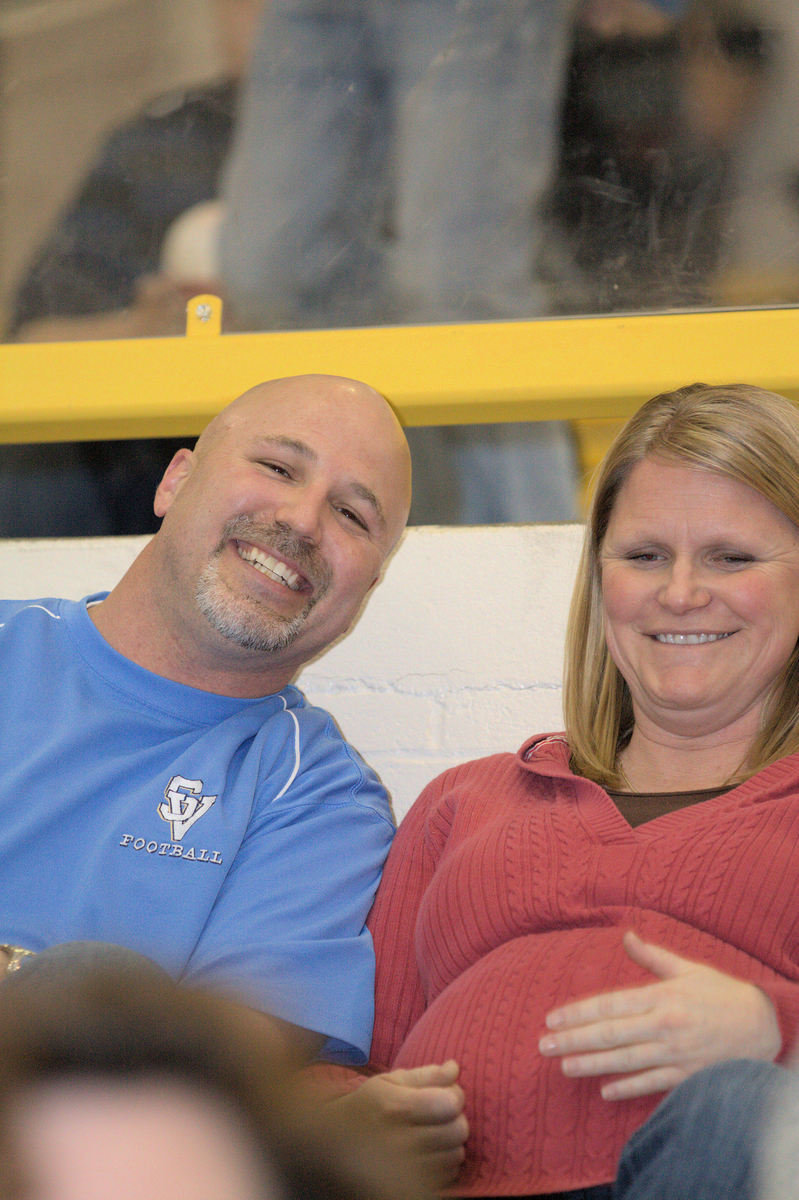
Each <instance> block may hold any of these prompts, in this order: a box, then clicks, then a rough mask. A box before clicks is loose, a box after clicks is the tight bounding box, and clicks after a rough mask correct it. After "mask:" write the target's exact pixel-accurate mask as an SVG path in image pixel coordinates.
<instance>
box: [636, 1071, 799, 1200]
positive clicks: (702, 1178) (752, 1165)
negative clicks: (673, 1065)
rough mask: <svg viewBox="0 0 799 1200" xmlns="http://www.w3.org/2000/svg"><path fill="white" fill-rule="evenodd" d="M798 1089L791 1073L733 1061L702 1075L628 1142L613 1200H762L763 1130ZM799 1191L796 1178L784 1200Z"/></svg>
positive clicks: (671, 1097) (671, 1098)
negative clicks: (786, 1098) (788, 1093)
mask: <svg viewBox="0 0 799 1200" xmlns="http://www.w3.org/2000/svg"><path fill="white" fill-rule="evenodd" d="M798 1087H799V1084H797V1082H796V1080H795V1077H794V1074H793V1072H790V1071H787V1070H785V1069H784V1068H783V1067H779V1066H776V1065H775V1064H773V1063H764V1062H753V1061H750V1060H748V1059H736V1060H733V1061H730V1062H726V1063H720V1064H719V1065H718V1066H714V1067H708V1068H707V1069H706V1070H704V1071H698V1072H697V1073H696V1074H695V1075H692V1076H691V1077H690V1078H689V1079H687V1080H686V1081H685V1083H683V1084H681V1085H680V1086H679V1087H678V1088H675V1090H674V1091H673V1092H671V1093H670V1094H669V1095H668V1096H667V1097H666V1099H665V1100H664V1101H663V1102H662V1103H661V1104H660V1106H659V1107H658V1108H657V1109H656V1110H655V1112H654V1113H653V1115H652V1116H651V1117H650V1118H649V1120H648V1121H647V1122H646V1123H645V1124H644V1125H642V1126H641V1128H640V1129H639V1130H638V1132H637V1133H635V1134H634V1135H633V1136H632V1138H631V1139H630V1141H629V1142H628V1143H627V1146H626V1147H625V1149H624V1152H623V1154H622V1156H621V1160H620V1162H619V1170H618V1177H617V1181H616V1187H615V1190H614V1193H613V1195H614V1200H765V1194H764V1192H763V1190H762V1187H761V1181H760V1158H761V1153H762V1151H761V1147H762V1143H763V1138H764V1135H765V1128H766V1126H767V1124H768V1123H769V1117H770V1115H771V1110H772V1109H774V1110H775V1111H778V1110H780V1109H781V1108H782V1107H783V1101H784V1098H785V1096H786V1094H787V1092H788V1091H793V1093H794V1094H795V1093H796V1091H797V1088H798ZM796 1184H797V1176H796V1174H795V1173H794V1176H793V1182H792V1185H791V1187H789V1189H788V1190H787V1191H785V1192H784V1197H785V1200H788V1197H789V1196H791V1195H795V1194H796ZM768 1194H769V1196H771V1195H772V1193H771V1192H769V1193H768ZM773 1195H774V1196H775V1197H777V1196H779V1195H780V1193H779V1192H778V1191H777V1192H774V1193H773Z"/></svg>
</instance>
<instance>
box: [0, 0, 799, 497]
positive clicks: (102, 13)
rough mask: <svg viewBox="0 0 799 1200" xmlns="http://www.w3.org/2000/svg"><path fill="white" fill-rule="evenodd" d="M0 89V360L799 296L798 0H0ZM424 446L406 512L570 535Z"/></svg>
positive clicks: (482, 476)
mask: <svg viewBox="0 0 799 1200" xmlns="http://www.w3.org/2000/svg"><path fill="white" fill-rule="evenodd" d="M250 56H252V58H251V68H250V67H249V65H248V64H249V60H250ZM0 92H1V94H2V111H1V115H0V123H1V124H0V156H1V161H0V166H1V167H2V170H1V171H0V213H1V214H2V226H0V239H1V242H0V249H1V250H2V259H1V260H0V328H2V330H3V331H4V336H5V338H6V340H15V341H33V340H45V341H46V340H66V339H75V338H78V339H89V338H100V337H116V338H119V337H136V336H145V335H146V336H159V335H172V334H176V333H180V332H182V330H183V327H184V317H183V312H184V303H185V298H186V296H187V295H188V294H192V293H194V292H196V291H199V290H203V291H205V290H211V291H217V292H219V293H220V294H221V295H223V297H224V298H225V328H226V329H228V330H254V329H276V328H277V329H280V328H299V327H304V328H316V327H333V326H347V325H372V324H394V323H401V324H406V323H411V324H413V323H426V322H461V321H465V322H468V321H485V320H505V319H510V318H533V317H551V316H563V315H573V314H608V313H613V312H630V311H636V312H640V311H649V312H652V311H664V310H666V311H667V310H672V309H689V310H690V309H697V308H707V307H714V306H722V307H723V306H739V305H740V306H751V305H771V304H792V303H794V302H796V301H797V300H799V286H798V281H799V132H798V131H799V5H797V4H796V0H268V3H266V4H263V3H261V2H260V0H0ZM492 430H493V432H492ZM414 437H415V438H416V439H417V440H418V441H419V443H420V444H419V446H418V447H415V456H416V459H417V462H418V463H419V464H420V468H419V472H418V478H419V488H418V492H417V495H418V496H419V497H424V496H425V495H429V496H430V497H431V499H430V501H429V503H427V502H424V501H423V500H422V499H420V500H419V501H418V505H419V506H420V507H419V509H418V512H417V514H416V519H419V520H435V519H437V517H438V518H440V519H447V520H449V519H459V518H458V517H455V518H451V517H450V516H448V515H446V514H448V513H449V511H450V509H451V508H452V507H453V504H454V506H455V508H456V509H457V511H458V512H460V513H463V511H464V506H463V504H462V503H461V502H460V501H457V502H456V499H455V498H456V497H457V496H459V495H460V496H464V495H465V494H466V492H467V491H469V490H470V489H471V490H472V491H474V490H476V491H477V492H478V493H479V494H481V495H485V496H486V497H488V493H489V492H490V491H491V490H492V488H493V490H494V491H500V492H502V493H503V494H507V495H509V496H510V495H513V496H515V497H516V499H515V500H514V501H513V502H512V503H510V502H509V504H508V505H507V506H506V507H504V508H503V507H502V506H501V505H500V506H499V507H497V505H495V504H494V503H493V501H492V502H491V503H490V504H489V503H488V500H486V504H485V505H483V506H482V507H481V506H480V505H478V506H477V509H476V510H472V509H471V508H470V509H469V512H470V513H474V512H476V514H477V515H472V516H471V517H470V518H469V519H477V520H479V519H487V520H488V519H490V520H496V519H520V520H527V519H542V517H543V518H549V519H563V517H564V516H565V517H568V516H569V515H576V514H577V509H576V508H575V507H574V505H573V503H572V497H573V496H574V495H576V490H577V487H576V485H577V465H576V463H575V455H574V447H573V444H572V442H571V435H570V433H569V431H568V430H566V429H565V428H562V427H560V428H558V427H555V426H552V427H551V429H550V430H545V429H543V428H537V429H536V430H534V431H531V430H529V429H528V430H524V429H523V428H522V427H517V428H516V430H515V432H512V431H511V430H509V429H506V430H504V432H503V431H500V430H499V429H498V428H497V427H483V428H482V429H480V430H479V431H478V430H477V429H475V430H473V431H472V433H471V434H469V433H468V431H467V433H463V434H461V433H458V432H457V431H456V430H451V431H446V430H437V431H431V432H430V433H428V434H424V433H419V434H418V435H414ZM426 438H427V439H428V443H429V444H428V445H427V446H426V447H425V446H423V445H422V443H423V442H424V441H425V439H426ZM514 438H515V441H514ZM509 439H510V441H512V442H513V446H512V447H511V445H509ZM549 439H554V441H552V440H549ZM467 443H470V444H472V449H474V450H475V453H476V452H477V451H478V450H479V451H480V455H479V456H478V457H475V456H474V455H473V454H472V453H471V451H469V450H468V449H467ZM512 453H515V454H516V456H517V457H518V459H519V464H517V466H516V467H514V468H509V467H508V466H507V463H508V462H509V456H511V455H512ZM159 461H160V460H159ZM424 462H427V463H428V464H429V466H428V468H424V467H423V466H422V465H421V464H423V463H424ZM523 464H526V468H525V467H524V466H523ZM25 469H26V470H27V467H26V468H25ZM452 471H455V472H457V474H458V480H457V483H452V482H451V479H452V474H451V473H452ZM497 472H499V476H500V481H499V483H497V482H495V483H494V484H493V485H492V484H491V483H490V482H485V481H486V480H488V481H490V480H491V479H492V477H493V476H494V475H495V474H496V473H497ZM467 474H468V482H467V480H466V475H467ZM522 474H524V475H525V476H526V477H527V478H526V479H522V478H521V475H522ZM530 477H535V480H536V483H535V486H534V487H533V486H531V485H530V483H529V480H530ZM547 478H554V479H556V480H560V481H561V483H562V484H563V486H564V487H565V496H564V494H563V488H561V489H560V491H561V494H558V495H556V494H555V491H554V490H550V487H549V484H547V483H546V482H545V480H546V479H547ZM481 481H482V482H481ZM564 481H565V482H564ZM517 482H519V486H518V488H517V486H516V484H517ZM524 484H527V488H526V491H527V493H532V492H535V493H536V495H535V497H532V498H530V496H529V495H528V498H527V499H520V497H523V495H524V492H525V487H524V486H523V485H524ZM553 486H554V485H553ZM542 496H545V500H544V503H543V509H542V507H541V504H540V503H539V501H540V500H541V497H542ZM546 497H548V498H546ZM481 512H482V513H483V517H482V518H481V516H480V513H481ZM489 513H492V514H497V513H500V514H501V513H504V514H505V516H504V518H503V517H502V516H501V515H491V516H489V515H487V514H489ZM461 519H466V518H464V517H462V518H461Z"/></svg>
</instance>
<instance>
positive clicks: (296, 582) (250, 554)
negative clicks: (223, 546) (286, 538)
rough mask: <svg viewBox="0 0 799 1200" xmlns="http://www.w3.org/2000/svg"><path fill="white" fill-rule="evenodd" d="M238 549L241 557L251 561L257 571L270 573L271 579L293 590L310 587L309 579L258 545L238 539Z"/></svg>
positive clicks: (263, 573)
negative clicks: (260, 548)
mask: <svg viewBox="0 0 799 1200" xmlns="http://www.w3.org/2000/svg"><path fill="white" fill-rule="evenodd" d="M236 551H237V552H238V555H239V558H243V559H244V561H245V562H248V563H250V564H251V565H252V566H253V567H255V569H256V571H260V572H261V574H262V575H268V576H269V578H270V579H274V580H275V581H276V582H277V583H282V584H284V585H285V586H286V587H287V588H290V589H291V591H292V592H299V591H303V590H307V588H308V587H309V584H308V581H307V579H305V578H304V577H303V576H302V575H299V574H298V573H297V572H296V571H294V570H292V568H291V567H290V566H289V565H288V564H287V563H285V562H283V561H282V560H281V559H279V558H275V557H274V555H272V554H267V553H266V551H265V550H259V549H258V548H257V547H256V546H251V545H249V544H248V543H247V542H239V541H237V542H236Z"/></svg>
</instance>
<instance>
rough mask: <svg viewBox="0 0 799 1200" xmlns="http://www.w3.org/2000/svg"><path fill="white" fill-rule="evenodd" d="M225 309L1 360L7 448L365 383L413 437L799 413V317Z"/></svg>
mask: <svg viewBox="0 0 799 1200" xmlns="http://www.w3.org/2000/svg"><path fill="white" fill-rule="evenodd" d="M218 306H219V302H218V301H217V300H216V299H215V298H214V297H195V299H194V300H192V301H190V304H189V322H188V327H187V332H188V333H189V334H190V335H191V336H186V337H178V338H146V339H144V338H143V339H137V340H131V341H116V342H114V341H103V342H100V341H97V342H63V343H46V344H36V345H33V344H31V345H2V346H0V441H7V442H13V441H16V442H24V441H62V440H63V441H69V440H75V439H81V438H106V437H134V436H162V435H181V434H186V435H189V434H194V433H197V432H198V431H199V429H200V428H201V427H202V426H203V424H205V422H206V421H207V420H208V419H209V418H210V417H211V416H212V415H213V414H214V413H215V412H217V411H218V410H219V409H220V408H221V407H222V406H223V405H224V404H225V403H227V401H228V400H230V399H231V398H232V397H234V396H236V395H237V394H238V393H239V392H241V391H244V390H245V389H246V388H247V387H249V386H251V385H252V384H254V383H257V382H259V381H261V380H263V379H269V378H275V377H278V376H282V375H294V374H301V373H304V372H316V371H319V372H324V373H330V374H340V375H350V376H354V377H355V378H358V379H364V380H366V381H368V382H369V383H371V384H373V385H374V386H375V387H377V388H379V389H380V390H381V391H382V392H384V393H385V394H386V395H387V396H388V397H389V398H390V399H391V400H392V402H393V403H394V405H395V407H396V408H397V411H398V412H399V414H400V416H401V418H402V419H403V421H404V422H405V423H406V424H408V425H425V424H462V423H463V424H466V423H472V422H478V421H510V420H545V419H550V418H559V419H564V420H580V419H596V418H613V419H619V418H622V417H624V416H626V415H628V414H629V413H630V412H632V411H633V410H634V409H635V408H636V407H637V406H638V405H639V404H641V403H642V402H643V401H644V400H645V399H647V398H648V397H649V396H651V395H653V394H654V393H655V392H658V391H662V390H664V389H666V388H672V387H676V386H679V385H680V384H685V383H689V382H692V381H694V380H697V379H702V380H704V381H705V382H708V383H721V382H732V381H737V380H743V381H747V382H751V383H757V384H759V385H761V386H763V387H767V388H772V389H774V390H775V391H779V392H783V393H784V394H785V395H788V396H790V397H791V398H792V399H794V400H796V401H799V308H788V309H756V310H749V311H728V312H702V313H680V314H666V315H658V316H623V317H619V316H613V317H595V318H573V319H567V320H536V321H527V322H496V323H494V322H491V323H485V324H470V325H432V326H398V327H390V328H381V329H355V330H323V331H318V332H305V331H303V332H291V333H247V334H224V335H220V336H217V330H218V328H219V307H218ZM209 309H210V311H209ZM198 310H199V315H198ZM203 318H206V319H203Z"/></svg>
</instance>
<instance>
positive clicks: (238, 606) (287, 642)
mask: <svg viewBox="0 0 799 1200" xmlns="http://www.w3.org/2000/svg"><path fill="white" fill-rule="evenodd" d="M231 538H239V539H241V540H242V541H253V542H256V543H258V542H260V543H262V544H267V545H269V546H271V547H272V548H273V549H274V550H275V551H276V552H277V553H279V554H285V556H286V557H287V558H290V559H292V560H293V561H294V562H296V563H297V565H298V566H299V567H300V568H302V569H303V573H306V572H307V574H308V577H309V578H310V579H311V580H313V581H315V586H314V592H313V595H312V596H311V598H310V599H309V601H308V603H307V604H306V605H305V607H304V608H303V609H302V611H301V612H298V613H297V614H296V615H295V616H293V617H283V616H281V614H280V613H278V612H275V611H274V609H270V608H268V607H267V606H266V605H265V604H262V603H261V602H260V601H258V600H256V599H255V598H254V597H252V596H247V595H244V594H238V593H237V592H234V591H233V590H232V589H231V588H230V587H228V585H227V584H226V583H224V582H223V581H222V580H221V579H220V578H219V560H220V555H221V554H222V552H223V550H224V549H225V547H226V545H228V543H229V542H230V540H231ZM253 569H254V570H255V569H257V568H253ZM329 587H330V570H329V568H328V567H327V565H326V564H325V563H324V562H323V561H322V559H321V558H320V556H319V555H318V553H317V552H316V551H315V550H313V549H312V548H310V547H308V546H307V545H306V544H305V543H303V542H302V541H300V540H299V539H298V538H297V537H296V535H295V534H293V533H292V532H291V531H290V530H287V529H284V528H282V527H280V526H268V527H266V526H261V527H256V525H255V523H254V522H251V521H250V520H249V518H246V517H240V518H236V519H234V520H233V521H230V522H229V523H228V525H227V526H226V528H225V533H224V535H223V537H222V538H221V540H220V542H219V545H218V546H217V549H216V551H215V553H214V556H213V557H212V559H211V561H210V562H209V563H208V565H207V566H206V567H205V569H204V570H203V572H202V573H201V575H200V577H199V579H198V580H197V588H196V591H195V599H196V602H197V607H198V609H199V610H200V612H201V613H202V614H203V616H204V617H205V618H206V620H207V621H208V622H209V624H210V625H211V626H212V628H213V629H215V630H216V631H217V633H220V634H221V635H222V636H223V637H224V638H227V639H228V641H231V642H234V643H235V644H236V645H237V646H241V647H242V649H244V650H255V651H258V652H260V653H262V654H276V653H278V652H280V651H282V650H286V649H288V647H289V646H291V645H292V644H293V643H294V642H295V641H296V640H297V638H298V637H299V635H300V633H301V632H302V629H303V627H304V625H305V622H306V621H307V619H308V616H309V615H310V613H311V612H312V610H313V608H314V607H315V605H316V604H317V602H318V601H319V600H321V599H322V597H323V596H324V595H325V593H326V592H327V590H328V588H329Z"/></svg>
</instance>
